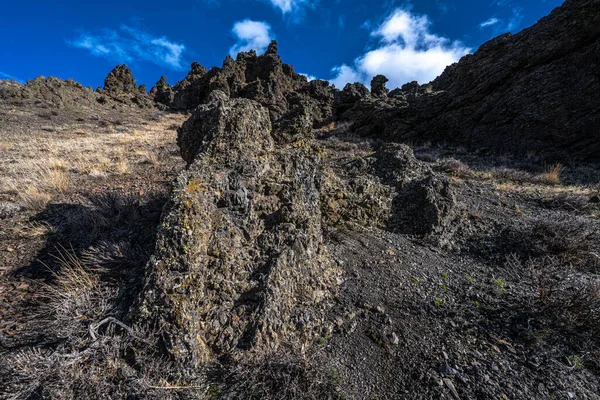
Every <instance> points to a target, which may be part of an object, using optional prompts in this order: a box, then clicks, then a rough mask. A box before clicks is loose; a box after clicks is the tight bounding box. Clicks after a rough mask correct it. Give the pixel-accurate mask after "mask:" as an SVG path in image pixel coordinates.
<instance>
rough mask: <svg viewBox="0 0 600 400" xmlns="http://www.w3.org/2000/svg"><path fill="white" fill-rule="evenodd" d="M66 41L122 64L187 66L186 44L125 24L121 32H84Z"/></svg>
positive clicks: (176, 67)
mask: <svg viewBox="0 0 600 400" xmlns="http://www.w3.org/2000/svg"><path fill="white" fill-rule="evenodd" d="M67 43H68V44H69V45H71V46H73V47H76V48H79V49H85V50H88V51H89V52H90V54H91V55H93V56H97V57H103V58H106V59H108V60H111V61H116V62H120V63H121V62H128V63H131V62H136V61H146V62H151V63H153V64H156V65H159V66H162V67H167V68H171V69H176V70H181V69H184V68H185V67H184V63H183V60H182V55H183V53H184V52H185V45H183V44H178V43H175V42H171V41H170V40H169V39H167V38H166V37H165V36H162V37H156V36H152V35H150V34H148V33H146V32H143V31H141V30H139V29H137V28H132V27H129V26H126V25H122V26H121V27H120V28H119V30H118V31H115V30H111V29H106V30H104V31H102V33H100V34H97V35H93V34H90V33H87V32H83V33H81V34H80V35H79V37H78V38H76V39H73V40H67Z"/></svg>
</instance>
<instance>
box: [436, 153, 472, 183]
mask: <svg viewBox="0 0 600 400" xmlns="http://www.w3.org/2000/svg"><path fill="white" fill-rule="evenodd" d="M440 168H442V169H443V170H444V171H446V172H449V173H451V174H452V177H454V178H461V179H470V178H473V177H474V176H475V173H474V172H473V171H472V170H471V168H469V166H468V165H467V164H465V163H463V162H462V161H459V160H455V159H454V158H448V159H445V160H442V161H441V162H440Z"/></svg>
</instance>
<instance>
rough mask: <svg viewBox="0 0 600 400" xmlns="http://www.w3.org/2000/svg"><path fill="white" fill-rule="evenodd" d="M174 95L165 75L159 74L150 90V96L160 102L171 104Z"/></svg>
mask: <svg viewBox="0 0 600 400" xmlns="http://www.w3.org/2000/svg"><path fill="white" fill-rule="evenodd" d="M174 96H175V93H174V92H173V88H172V87H171V85H169V84H168V83H167V78H166V77H165V76H161V77H160V79H159V80H158V82H156V85H155V86H154V87H153V88H152V89H151V90H150V97H151V98H153V99H154V101H155V102H157V103H160V104H164V105H169V104H171V103H172V102H173V98H174Z"/></svg>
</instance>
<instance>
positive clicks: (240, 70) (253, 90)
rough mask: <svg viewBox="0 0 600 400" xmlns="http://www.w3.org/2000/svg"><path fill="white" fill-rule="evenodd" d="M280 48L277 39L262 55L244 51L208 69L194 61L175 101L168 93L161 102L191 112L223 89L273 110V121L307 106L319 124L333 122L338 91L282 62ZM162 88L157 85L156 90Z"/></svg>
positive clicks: (233, 95)
mask: <svg viewBox="0 0 600 400" xmlns="http://www.w3.org/2000/svg"><path fill="white" fill-rule="evenodd" d="M277 49H278V46H277V42H275V41H273V42H272V43H271V44H270V45H269V47H268V49H267V51H266V52H265V54H263V55H260V56H259V55H257V54H256V52H255V51H249V52H241V53H239V54H238V55H237V57H236V58H235V60H234V59H233V58H231V57H229V56H227V58H226V59H225V61H223V65H222V67H221V68H218V67H214V68H212V69H211V70H210V71H208V72H207V71H206V69H205V68H204V67H202V66H200V64H198V63H194V64H192V68H191V71H190V72H189V74H188V75H187V77H186V78H185V79H184V80H182V81H181V82H179V83H178V84H177V85H176V86H175V87H174V88H173V89H172V92H173V98H172V100H171V99H170V98H169V97H167V96H165V97H164V98H160V99H157V101H158V102H160V103H162V104H165V105H167V106H169V107H170V108H171V109H173V110H176V111H191V110H193V109H194V108H196V107H197V106H199V105H200V104H202V103H204V102H206V99H207V98H208V96H209V94H210V93H211V92H213V91H215V90H219V91H222V92H223V93H225V94H226V95H227V96H229V97H231V98H246V99H251V100H255V101H257V102H259V103H260V104H262V105H263V106H264V107H266V108H267V109H268V110H269V115H270V118H271V120H272V121H275V120H277V119H279V118H281V117H283V116H284V115H285V114H286V113H288V112H296V113H297V112H298V111H297V110H294V109H295V108H296V107H305V106H306V107H308V109H309V110H310V111H309V112H310V113H311V115H312V117H313V121H314V122H315V124H320V123H325V122H327V121H330V120H331V119H332V118H333V103H334V98H335V90H334V89H333V88H332V87H331V86H329V84H328V83H327V82H326V81H311V82H307V79H306V77H304V76H302V75H299V74H297V73H295V72H294V68H293V67H291V66H290V65H288V64H284V63H283V62H282V61H281V58H280V57H279V55H278V54H277ZM158 91H159V89H158V84H157V86H156V87H155V88H154V89H153V92H158Z"/></svg>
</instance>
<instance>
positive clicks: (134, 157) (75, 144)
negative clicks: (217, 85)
mask: <svg viewBox="0 0 600 400" xmlns="http://www.w3.org/2000/svg"><path fill="white" fill-rule="evenodd" d="M184 119H185V117H184V116H181V115H168V116H165V117H163V118H162V119H161V120H160V121H158V122H153V123H152V124H148V125H145V126H144V127H143V128H140V127H138V128H136V129H132V130H131V131H130V132H126V131H123V132H114V133H107V132H106V129H104V128H102V127H100V126H90V125H85V126H76V125H74V126H66V127H64V128H61V129H58V128H57V129H56V130H54V131H52V132H50V131H47V130H42V129H41V128H39V129H37V128H30V129H29V130H27V131H24V132H22V131H19V132H17V131H16V130H15V131H10V130H8V131H7V130H4V131H2V130H0V138H1V142H2V143H1V145H0V195H4V196H7V197H8V199H9V200H11V201H16V202H19V203H20V204H21V205H22V206H24V207H26V208H28V209H32V210H40V209H43V208H44V207H45V206H46V204H47V203H48V202H49V201H51V200H52V199H53V198H54V197H56V196H58V195H60V194H62V193H66V192H69V191H72V190H73V189H76V188H78V186H79V183H80V181H81V180H82V179H89V178H90V177H91V178H96V179H104V178H107V177H109V176H111V175H117V176H122V175H127V174H129V173H131V172H132V171H133V170H134V169H135V168H142V166H141V164H149V165H152V166H157V165H159V164H160V163H161V162H163V161H164V159H165V158H168V157H171V158H172V159H173V161H176V162H179V157H178V156H177V155H176V154H174V153H169V152H167V151H166V150H165V149H169V148H171V147H173V143H174V142H175V140H174V137H173V133H172V131H169V130H168V129H169V127H170V126H172V125H174V124H181V123H182V122H183V120H184ZM163 153H164V154H163ZM169 161H170V160H169ZM138 165H139V166H138Z"/></svg>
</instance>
